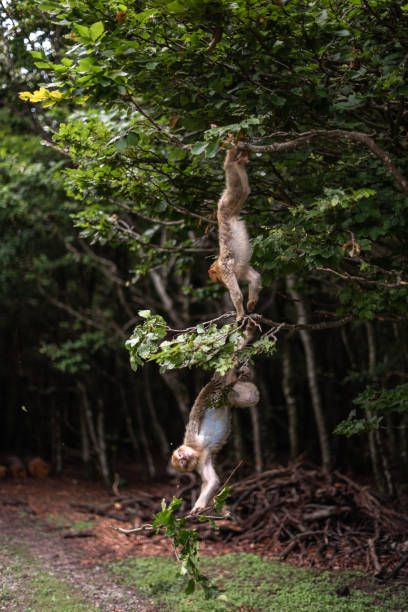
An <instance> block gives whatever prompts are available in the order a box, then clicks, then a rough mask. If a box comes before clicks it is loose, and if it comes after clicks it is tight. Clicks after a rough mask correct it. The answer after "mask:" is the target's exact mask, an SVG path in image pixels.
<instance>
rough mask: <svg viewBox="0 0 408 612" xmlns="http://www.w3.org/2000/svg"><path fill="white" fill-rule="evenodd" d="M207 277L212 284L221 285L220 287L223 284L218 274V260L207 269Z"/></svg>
mask: <svg viewBox="0 0 408 612" xmlns="http://www.w3.org/2000/svg"><path fill="white" fill-rule="evenodd" d="M208 276H209V277H210V279H211V280H212V282H213V283H221V285H223V284H224V283H223V281H222V277H221V273H220V264H219V261H218V259H217V260H216V261H214V263H212V264H211V266H210V267H209V268H208Z"/></svg>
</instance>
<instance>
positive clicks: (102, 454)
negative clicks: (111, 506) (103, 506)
mask: <svg viewBox="0 0 408 612" xmlns="http://www.w3.org/2000/svg"><path fill="white" fill-rule="evenodd" d="M77 384H78V388H79V391H80V394H81V398H82V403H83V408H84V413H85V418H86V424H87V427H88V434H89V437H90V439H91V442H92V446H93V449H94V452H95V455H96V458H97V465H98V469H99V473H100V475H101V476H102V479H103V481H104V484H105V485H106V486H109V468H108V459H107V456H106V446H105V438H104V423H103V406H102V401H101V400H98V408H99V410H98V415H97V419H96V421H97V431H96V430H95V425H94V420H93V414H92V409H91V406H90V404H89V400H88V394H87V392H86V388H85V385H84V384H83V383H82V382H78V383H77Z"/></svg>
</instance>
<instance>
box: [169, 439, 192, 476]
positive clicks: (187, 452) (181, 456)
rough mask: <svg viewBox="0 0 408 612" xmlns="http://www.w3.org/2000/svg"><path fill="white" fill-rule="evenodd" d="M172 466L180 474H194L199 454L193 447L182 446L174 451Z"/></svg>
mask: <svg viewBox="0 0 408 612" xmlns="http://www.w3.org/2000/svg"><path fill="white" fill-rule="evenodd" d="M171 464H172V466H173V467H174V468H175V469H176V470H177V471H179V472H192V471H193V470H194V469H195V467H196V464H197V452H196V451H195V450H194V449H193V448H191V446H187V445H185V444H182V445H181V446H179V447H178V448H176V450H175V451H174V453H173V455H172V457H171Z"/></svg>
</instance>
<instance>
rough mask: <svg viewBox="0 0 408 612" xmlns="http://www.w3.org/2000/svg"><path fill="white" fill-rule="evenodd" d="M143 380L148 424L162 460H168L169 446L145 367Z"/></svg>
mask: <svg viewBox="0 0 408 612" xmlns="http://www.w3.org/2000/svg"><path fill="white" fill-rule="evenodd" d="M143 378H144V389H145V396H146V402H147V406H148V408H149V412H150V422H151V424H152V428H153V431H154V432H155V434H156V437H157V439H158V441H159V443H160V452H161V455H162V457H163V458H164V459H168V457H169V454H170V446H169V443H168V441H167V438H166V434H165V433H164V429H163V428H162V426H161V424H160V421H159V419H158V418H157V412H156V407H155V405H154V401H153V397H152V390H151V387H150V377H149V371H148V368H147V366H145V367H144V368H143Z"/></svg>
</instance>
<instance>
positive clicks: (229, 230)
mask: <svg viewBox="0 0 408 612" xmlns="http://www.w3.org/2000/svg"><path fill="white" fill-rule="evenodd" d="M248 162H249V158H248V151H241V152H240V153H238V150H237V147H236V146H233V147H232V148H231V149H229V150H228V151H227V153H226V156H225V162H224V171H225V180H226V187H225V190H224V192H223V193H222V195H221V198H220V200H219V202H218V204H217V220H218V241H219V250H220V253H219V256H218V259H217V260H216V261H215V262H214V263H213V264H212V265H211V266H210V269H209V270H208V274H209V276H210V279H211V280H212V281H213V282H215V283H217V282H218V283H222V284H223V285H225V287H227V289H228V291H229V293H230V296H231V300H232V302H233V304H234V307H235V310H236V313H237V317H236V318H237V320H240V319H242V318H243V317H244V315H245V311H244V306H243V298H242V292H241V289H240V288H239V285H238V280H243V281H247V282H248V293H249V295H248V302H247V310H248V312H253V310H254V309H255V306H256V303H257V301H258V297H259V292H260V290H261V276H260V274H259V273H258V272H257V271H256V270H254V268H252V266H250V265H249V261H250V257H251V250H250V245H249V238H248V232H247V228H246V225H245V221H243V219H240V217H239V214H240V212H241V210H242V207H243V205H244V203H245V201H246V199H247V198H248V196H249V194H250V191H251V190H250V188H249V184H248V175H247V171H246V168H245V164H247V163H248Z"/></svg>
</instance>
